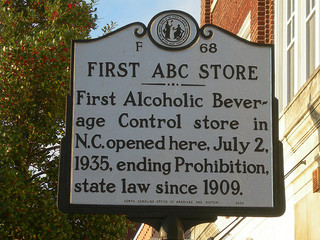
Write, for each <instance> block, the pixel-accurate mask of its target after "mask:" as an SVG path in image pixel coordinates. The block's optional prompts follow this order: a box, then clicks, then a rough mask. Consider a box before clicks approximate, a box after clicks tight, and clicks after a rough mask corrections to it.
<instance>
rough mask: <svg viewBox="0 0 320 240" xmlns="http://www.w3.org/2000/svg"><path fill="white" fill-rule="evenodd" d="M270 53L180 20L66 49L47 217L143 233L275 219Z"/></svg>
mask: <svg viewBox="0 0 320 240" xmlns="http://www.w3.org/2000/svg"><path fill="white" fill-rule="evenodd" d="M273 51H274V50H273V46H272V45H261V44H256V43H251V42H248V41H245V40H243V39H240V38H238V37H237V36H234V35H232V34H230V33H229V32H226V31H225V30H223V29H220V28H218V27H216V26H213V25H206V26H203V27H202V28H201V29H199V27H198V25H197V23H196V21H195V20H194V18H193V17H192V16H190V15H189V14H187V13H184V12H181V11H165V12H161V13H159V14H157V15H156V16H155V17H154V18H153V19H152V20H151V21H150V23H149V25H148V27H145V26H144V25H143V24H142V23H132V24H130V25H127V26H125V27H123V28H120V29H118V30H117V31H114V32H112V33H110V34H107V35H106V36H103V37H101V38H98V39H92V40H80V41H79V40H78V41H74V42H73V49H72V53H73V54H72V75H71V94H70V96H69V98H68V104H67V105H68V109H67V134H66V137H65V138H64V139H63V142H62V151H61V163H60V182H59V201H58V204H59V208H60V209H61V210H62V211H64V212H75V213H124V214H127V215H128V217H129V218H131V219H136V220H139V221H143V222H147V223H151V224H153V226H156V225H159V223H161V222H162V221H163V219H166V218H167V217H168V216H175V217H176V218H177V219H178V220H179V221H181V222H182V223H183V225H185V227H186V226H188V227H191V226H192V224H194V223H198V222H205V221H214V220H215V219H216V216H218V215H223V216H279V215H281V214H282V213H283V211H284V193H283V178H282V175H283V170H282V150H281V144H280V143H279V141H278V125H277V123H278V118H277V111H278V109H277V100H276V98H275V96H274V73H273V71H274V70H273V67H274V66H273V58H274V56H273ZM170 221H171V220H170Z"/></svg>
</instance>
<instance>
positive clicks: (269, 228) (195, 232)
mask: <svg viewBox="0 0 320 240" xmlns="http://www.w3.org/2000/svg"><path fill="white" fill-rule="evenodd" d="M200 24H201V26H203V25H205V24H214V25H217V26H219V27H221V28H224V29H226V30H228V31H230V32H232V33H234V34H236V35H238V36H240V37H242V38H244V39H246V40H248V41H252V42H257V43H266V44H274V45H275V82H276V86H275V89H276V97H277V98H278V100H279V139H280V141H281V142H282V144H283V153H284V174H285V176H284V178H285V195H286V211H285V213H284V214H283V215H282V216H281V217H276V218H253V217H223V216H220V217H218V219H217V221H216V222H212V223H205V224H201V225H198V226H195V227H193V228H192V229H190V230H189V231H188V232H187V234H186V239H188V240H220V239H221V240H222V239H223V240H268V239H270V240H271V239H272V240H277V239H281V240H293V239H294V240H318V239H320V228H319V225H320V208H319V206H320V168H319V163H320V129H319V126H320V1H319V0H201V19H200ZM142 229H143V230H145V231H146V232H148V230H149V233H151V230H150V229H148V226H147V225H145V226H144V228H142ZM142 235H144V234H142ZM140 236H141V235H140ZM144 236H146V235H144ZM151 238H152V237H151ZM137 239H150V237H149V238H148V237H147V238H144V237H142V238H137Z"/></svg>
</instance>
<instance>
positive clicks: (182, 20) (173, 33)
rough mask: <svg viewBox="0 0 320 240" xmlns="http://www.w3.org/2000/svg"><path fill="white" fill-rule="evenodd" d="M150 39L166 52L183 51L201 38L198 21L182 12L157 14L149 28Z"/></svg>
mask: <svg viewBox="0 0 320 240" xmlns="http://www.w3.org/2000/svg"><path fill="white" fill-rule="evenodd" d="M148 31H149V36H150V39H151V40H152V41H153V42H154V43H155V44H156V45H157V46H158V47H161V48H164V49H166V50H182V49H185V48H188V47H190V46H191V45H193V44H194V43H195V42H196V41H197V39H198V36H199V27H198V24H197V22H196V20H195V19H194V18H193V17H192V16H190V15H189V14H186V13H184V12H181V11H178V10H176V11H174V10H172V11H165V12H161V13H159V14H157V15H156V16H155V17H154V18H153V19H152V20H151V21H150V23H149V26H148Z"/></svg>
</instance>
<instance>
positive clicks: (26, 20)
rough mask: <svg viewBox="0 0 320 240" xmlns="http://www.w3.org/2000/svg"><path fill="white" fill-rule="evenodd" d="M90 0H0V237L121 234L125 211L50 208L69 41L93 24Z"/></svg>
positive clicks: (85, 33)
mask: <svg viewBox="0 0 320 240" xmlns="http://www.w3.org/2000/svg"><path fill="white" fill-rule="evenodd" d="M94 3H95V2H94V0H92V2H91V3H87V2H86V1H83V0H0V4H1V5H0V7H1V9H0V81H1V84H0V86H1V88H0V119H1V122H0V238H1V239H121V238H123V237H124V236H125V235H126V232H127V229H128V228H130V227H131V223H130V222H129V221H128V220H127V219H126V218H125V217H124V216H108V215H80V214H77V215H68V214H63V213H61V212H60V211H59V210H58V209H57V207H56V196H57V181H58V164H59V148H60V140H61V138H62V137H63V135H64V129H65V125H64V118H65V99H66V95H67V94H68V92H69V78H70V76H69V75H70V49H71V40H72V39H87V38H89V33H90V30H91V29H95V28H96V21H97V16H96V15H95V9H94Z"/></svg>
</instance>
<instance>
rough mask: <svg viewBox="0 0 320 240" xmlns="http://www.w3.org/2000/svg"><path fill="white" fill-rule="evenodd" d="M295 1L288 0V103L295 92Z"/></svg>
mask: <svg viewBox="0 0 320 240" xmlns="http://www.w3.org/2000/svg"><path fill="white" fill-rule="evenodd" d="M294 2H295V0H287V102H289V101H290V100H291V99H292V97H293V95H294V92H295V89H294V65H295V60H294V47H295V46H294V45H295V44H294V42H295V4H294Z"/></svg>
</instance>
